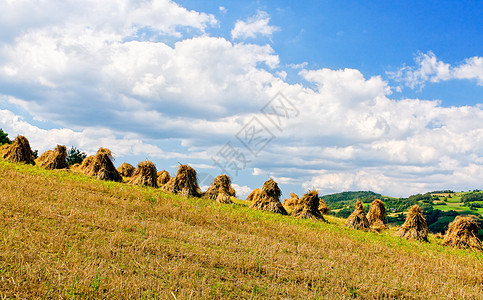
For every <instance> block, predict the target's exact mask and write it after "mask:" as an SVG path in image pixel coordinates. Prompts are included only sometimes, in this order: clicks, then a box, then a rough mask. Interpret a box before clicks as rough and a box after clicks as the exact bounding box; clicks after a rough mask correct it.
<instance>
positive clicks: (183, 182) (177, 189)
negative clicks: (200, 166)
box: [163, 165, 201, 197]
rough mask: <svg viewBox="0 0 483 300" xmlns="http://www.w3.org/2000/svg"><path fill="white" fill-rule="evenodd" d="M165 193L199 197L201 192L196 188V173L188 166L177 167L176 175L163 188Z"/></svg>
mask: <svg viewBox="0 0 483 300" xmlns="http://www.w3.org/2000/svg"><path fill="white" fill-rule="evenodd" d="M163 189H164V190H165V191H167V192H170V193H174V194H179V195H182V196H184V197H188V196H193V197H200V196H201V191H200V187H199V186H198V179H197V177H196V171H195V169H193V168H192V167H190V166H188V165H181V166H179V169H178V173H177V174H176V176H175V177H172V178H171V179H170V180H169V181H168V182H167V183H166V184H165V185H164V187H163Z"/></svg>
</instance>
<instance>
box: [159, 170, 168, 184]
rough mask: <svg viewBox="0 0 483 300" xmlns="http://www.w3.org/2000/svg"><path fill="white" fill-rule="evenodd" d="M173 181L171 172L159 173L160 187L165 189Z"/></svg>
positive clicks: (163, 171)
mask: <svg viewBox="0 0 483 300" xmlns="http://www.w3.org/2000/svg"><path fill="white" fill-rule="evenodd" d="M170 179H171V176H170V175H169V172H168V171H166V170H162V171H159V172H158V186H159V187H163V186H164V185H165V184H166V183H168V181H169V180H170Z"/></svg>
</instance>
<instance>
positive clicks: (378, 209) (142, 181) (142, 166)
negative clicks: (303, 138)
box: [0, 135, 483, 251]
mask: <svg viewBox="0 0 483 300" xmlns="http://www.w3.org/2000/svg"><path fill="white" fill-rule="evenodd" d="M0 155H1V157H3V158H4V159H6V160H9V161H12V162H21V163H26V164H32V165H34V164H35V163H37V164H38V165H39V166H41V167H43V168H45V169H49V170H52V169H67V168H69V166H68V163H67V151H66V147H65V146H63V145H57V147H56V148H55V150H48V151H46V152H44V153H43V154H42V155H41V156H40V157H39V158H38V159H37V160H34V156H33V153H32V149H31V147H30V143H29V141H28V140H27V138H26V137H24V136H21V135H19V136H17V137H16V138H15V140H14V141H13V143H12V144H6V145H3V146H1V147H0ZM72 168H76V169H78V170H80V171H81V172H82V173H84V174H85V175H88V176H95V177H97V178H99V179H102V180H112V181H119V182H120V181H122V177H121V175H122V176H124V177H130V180H129V183H130V184H134V185H146V186H152V187H157V186H158V185H159V186H160V187H162V188H163V189H164V190H165V191H168V192H172V193H176V194H180V195H183V196H194V197H200V196H204V197H205V198H208V199H212V200H215V201H218V202H221V203H231V202H232V201H231V197H234V196H235V190H234V189H233V187H232V186H231V180H230V178H229V177H228V176H227V175H220V176H217V177H216V178H215V180H214V181H213V183H212V184H211V186H210V187H209V189H208V191H207V192H206V193H204V195H203V193H201V192H200V189H199V186H198V183H197V177H196V171H195V170H194V169H193V168H191V167H190V166H188V165H181V166H180V167H179V169H178V172H177V174H176V176H175V177H173V178H171V177H170V175H169V173H168V172H167V171H165V170H163V171H161V172H157V171H156V166H155V165H154V164H153V163H152V162H150V161H144V162H140V163H139V164H138V166H137V168H136V169H135V168H134V167H133V166H132V165H130V164H128V163H123V164H122V165H121V166H119V168H118V169H116V168H115V167H114V164H113V163H112V153H111V151H110V150H109V149H106V148H99V150H98V151H97V153H96V155H91V156H89V157H87V158H86V159H85V160H84V161H83V162H82V163H81V164H80V165H78V166H73V167H72ZM280 196H281V191H280V188H279V187H278V185H277V183H276V182H275V181H273V180H272V179H269V180H267V181H266V182H265V183H264V185H263V187H262V189H255V190H254V191H253V192H252V193H251V194H250V195H249V196H248V198H247V200H249V201H251V202H252V204H251V207H252V208H255V209H259V210H265V211H271V212H275V213H280V214H283V215H287V211H286V210H285V208H284V207H283V205H282V204H281V203H280ZM290 196H291V198H290V199H286V200H285V201H284V205H285V206H286V207H289V208H291V209H292V211H291V215H292V216H294V217H298V218H308V219H319V220H320V219H321V220H324V217H323V214H324V213H328V211H329V208H328V206H327V204H326V203H325V202H324V201H323V200H321V199H320V198H319V196H318V192H317V191H309V192H307V193H306V194H305V195H304V196H303V197H302V198H299V197H298V196H297V195H296V194H294V193H292V194H290ZM386 223H387V222H386V209H385V206H384V203H383V202H382V201H381V200H379V199H375V200H374V201H373V202H372V203H371V207H370V209H369V212H368V213H367V216H366V214H365V212H364V207H363V205H362V202H361V201H360V200H358V201H357V202H356V208H355V210H354V212H353V213H352V214H351V215H350V216H349V218H347V220H346V223H345V225H346V226H347V227H350V228H355V229H372V230H376V231H381V230H383V229H386V228H387V225H386ZM478 230H479V226H478V224H477V222H476V221H475V220H474V219H473V218H472V217H463V216H458V217H456V218H455V220H454V221H453V222H451V223H450V224H449V227H448V230H447V232H446V234H445V236H444V240H443V245H446V246H451V247H456V248H469V249H474V250H478V251H482V250H483V244H482V242H481V241H480V239H479V238H478ZM396 235H398V236H400V237H402V238H405V239H414V240H421V241H428V228H427V224H426V220H425V218H424V216H423V214H422V211H421V208H420V207H419V206H418V205H414V206H412V207H411V208H410V210H409V212H408V214H407V216H406V220H405V222H404V224H403V225H402V226H401V227H400V228H399V230H398V231H397V232H396Z"/></svg>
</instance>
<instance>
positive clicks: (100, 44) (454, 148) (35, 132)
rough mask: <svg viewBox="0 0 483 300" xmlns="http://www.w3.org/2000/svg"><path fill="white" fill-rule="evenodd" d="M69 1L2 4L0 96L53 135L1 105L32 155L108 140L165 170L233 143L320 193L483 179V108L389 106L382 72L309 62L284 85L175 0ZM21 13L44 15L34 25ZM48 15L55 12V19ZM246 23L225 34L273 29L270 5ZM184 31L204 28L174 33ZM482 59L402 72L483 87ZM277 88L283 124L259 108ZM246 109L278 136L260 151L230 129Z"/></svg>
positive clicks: (430, 60) (250, 52)
mask: <svg viewBox="0 0 483 300" xmlns="http://www.w3.org/2000/svg"><path fill="white" fill-rule="evenodd" d="M63 3H64V4H63V5H60V4H55V5H54V4H51V3H49V5H47V6H46V7H45V8H43V7H41V6H40V5H37V4H35V5H33V6H28V5H27V2H20V1H19V2H15V5H13V6H12V7H6V6H5V5H6V4H5V3H2V4H0V6H2V5H3V7H2V8H4V9H5V10H3V11H2V10H0V14H2V13H3V15H2V16H0V24H1V25H2V26H1V27H0V28H13V29H12V30H10V29H9V30H6V29H0V32H1V36H0V39H1V38H2V37H4V40H5V42H3V44H2V46H1V47H0V91H1V93H2V94H3V95H5V96H6V97H5V99H6V100H3V101H4V102H3V103H5V104H6V106H11V107H15V108H17V109H19V110H21V111H24V110H25V111H28V112H29V113H30V115H31V117H32V118H33V119H34V120H36V121H42V120H48V121H49V123H53V124H54V125H55V126H56V127H58V128H60V129H42V128H41V127H42V126H41V125H37V126H34V125H32V124H29V123H28V122H27V121H25V120H26V119H27V118H25V119H22V118H21V117H20V116H19V115H20V113H18V114H19V115H16V114H14V113H12V112H11V111H9V110H2V111H0V124H1V126H2V127H3V128H4V129H5V130H6V132H8V133H9V134H11V135H13V136H14V135H16V134H24V135H26V136H27V137H28V138H29V140H30V141H31V143H32V145H33V147H34V148H36V149H39V150H41V151H44V150H47V149H51V148H53V147H55V145H56V144H66V145H68V146H69V145H76V146H78V147H80V148H81V149H85V150H86V151H90V152H95V151H96V150H97V148H98V147H100V146H107V147H108V148H110V149H111V150H113V151H114V152H115V153H116V154H117V155H119V156H123V155H147V156H148V158H149V157H163V158H173V160H172V161H171V162H170V163H171V164H176V158H177V157H182V158H183V159H185V160H186V163H190V164H192V165H195V166H198V167H199V168H208V166H210V167H211V166H212V161H211V157H212V156H213V155H214V154H215V153H217V151H219V149H220V148H221V147H222V146H223V145H225V143H226V142H227V141H232V142H233V145H235V146H236V147H239V150H240V151H244V153H245V154H246V155H247V158H248V160H250V163H249V165H248V166H247V168H250V169H252V170H253V174H252V175H253V176H259V175H264V176H265V175H269V176H272V177H273V178H276V179H277V180H279V181H280V183H281V184H286V185H292V186H293V185H295V184H300V185H302V184H303V187H304V188H307V189H308V188H317V189H319V190H321V191H322V192H323V193H327V192H329V191H341V190H345V189H370V190H374V191H376V192H381V193H387V194H390V195H396V196H397V195H407V194H408V193H413V192H424V191H427V190H428V189H432V187H438V188H440V187H441V188H453V187H455V189H456V188H478V187H479V186H478V184H480V183H479V182H481V179H483V174H482V169H483V167H482V166H483V124H482V123H481V120H482V119H483V111H482V108H481V107H479V106H465V107H451V108H445V107H442V106H441V105H440V103H439V102H437V101H425V100H419V99H402V100H393V99H391V87H390V86H389V84H388V82H386V81H385V80H383V79H382V78H381V77H380V76H373V77H370V78H365V77H364V75H363V74H362V73H361V72H360V71H359V70H355V69H340V70H332V69H327V68H324V69H315V70H309V69H305V68H306V66H307V64H306V63H303V64H300V65H297V66H296V65H293V66H289V67H291V68H298V69H302V70H300V72H299V75H301V76H302V77H303V79H304V80H305V81H308V82H309V83H310V86H313V87H315V88H310V87H307V86H304V85H303V84H301V83H295V84H289V83H287V82H286V81H285V78H286V76H287V75H286V74H287V73H286V70H283V69H282V68H281V67H280V66H279V57H278V55H277V53H275V52H274V49H272V48H271V47H270V46H269V45H263V46H260V45H254V44H249V43H246V42H240V43H233V42H231V41H229V40H227V39H225V38H221V37H212V36H209V35H207V34H205V33H203V31H204V30H205V28H206V26H211V25H213V24H214V23H215V21H216V20H214V18H213V17H211V16H210V15H208V14H204V13H199V12H195V11H188V10H186V9H184V8H182V7H180V6H179V5H177V4H176V3H174V2H171V1H145V2H139V3H137V4H132V3H131V2H127V1H121V0H119V1H118V2H105V3H104V2H102V3H101V2H99V3H98V2H95V3H94V2H92V3H90V2H89V3H90V4H89V5H90V6H89V5H88V6H86V7H84V6H83V5H81V4H77V2H63ZM36 5H37V6H36ZM81 6H82V7H81ZM21 8H22V9H26V11H27V12H29V13H30V14H32V11H33V10H38V11H39V12H40V13H39V14H36V15H35V18H32V19H28V18H25V17H26V16H25V15H24V12H23V11H22V10H21ZM73 8H76V9H77V8H78V10H76V9H73ZM52 10H55V11H58V12H59V14H55V16H54V17H53V18H52V19H49V18H47V16H48V15H49V13H50V11H52ZM164 10H166V12H165V11H164ZM5 11H7V13H6V12H5ZM106 11H109V12H110V14H106ZM168 12H169V17H166V18H161V19H158V14H159V16H163V15H164V14H167V13H168ZM6 15H9V16H10V17H8V18H5V19H3V18H2V17H3V16H6ZM83 16H88V17H85V18H84V19H83V18H82V17H83ZM106 16H108V17H106ZM20 17H22V18H25V20H29V22H21V21H20V20H21V18H20ZM240 22H242V23H237V24H244V25H239V26H238V29H237V26H235V29H237V31H235V29H234V31H232V35H233V36H234V38H236V39H240V40H242V39H243V38H247V37H252V36H255V37H256V36H258V35H266V36H270V35H271V34H272V33H273V31H274V30H275V28H274V27H273V26H269V25H268V23H269V16H268V15H266V14H264V13H259V14H258V15H257V16H255V17H253V18H251V19H249V20H247V21H246V22H243V21H240ZM7 24H8V25H9V26H11V27H9V26H6V25H7ZM3 25H5V27H4V26H3ZM180 26H181V28H180ZM244 26H245V27H244ZM182 27H189V28H191V29H193V30H194V32H198V34H197V33H194V34H193V33H191V34H189V35H187V36H184V37H182V36H183V35H185V34H186V32H184V30H182ZM267 28H268V29H267ZM140 31H144V33H140ZM143 34H147V35H148V37H146V36H144V35H143ZM150 34H152V35H153V36H154V38H151V37H149V35H150ZM166 34H168V35H172V36H175V37H178V38H179V39H177V40H176V41H175V42H173V43H171V44H168V43H165V42H163V41H162V39H157V38H156V36H158V35H166ZM12 36H13V37H14V38H12ZM9 37H10V38H9ZM481 65H482V59H481V58H478V57H473V58H469V59H467V60H466V61H465V62H464V63H462V64H460V65H458V66H450V65H448V64H446V63H444V62H441V61H439V60H438V59H437V58H436V56H435V55H434V54H432V53H428V54H425V55H421V57H420V59H419V60H418V67H417V68H413V69H405V70H402V71H401V72H400V79H401V80H403V79H404V78H409V79H408V80H409V81H408V84H409V83H411V84H414V87H417V86H418V85H421V84H424V82H427V81H433V82H438V81H441V80H449V79H451V78H460V79H476V80H478V82H480V81H481V78H482V77H481V72H480V71H481ZM305 81H304V82H305ZM278 92H282V93H283V94H284V95H285V96H286V97H287V98H288V99H290V101H291V102H292V103H293V105H294V106H295V107H296V108H297V110H298V111H299V112H300V114H299V115H298V116H296V117H293V118H290V119H283V118H282V119H281V120H282V122H283V125H282V126H281V128H276V127H275V126H274V125H273V124H272V123H271V122H270V120H268V119H267V117H266V116H265V115H264V114H263V113H262V112H261V111H260V110H261V108H262V107H264V106H265V105H266V103H267V102H268V101H269V100H270V99H271V98H272V97H273V96H274V95H276V94H277V93H278ZM1 100H2V99H0V101H1ZM13 111H16V110H13ZM254 116H256V117H257V118H258V119H259V120H260V121H261V122H263V124H264V125H265V126H266V127H267V128H269V130H272V132H273V133H274V134H275V135H276V138H275V139H274V140H273V141H271V142H270V144H269V145H267V146H266V147H265V148H264V149H263V150H262V151H261V152H260V154H259V155H258V156H256V157H254V156H253V155H252V154H251V153H250V152H248V151H247V150H245V149H244V148H243V145H241V144H240V143H239V142H238V140H237V139H236V137H235V135H236V134H237V133H238V132H239V131H240V130H241V129H242V128H243V126H244V125H246V124H247V122H248V121H249V120H251V119H252V118H253V117H254ZM37 123H38V122H37ZM37 123H36V124H37ZM40 124H41V123H40ZM173 149H176V152H179V154H175V153H172V152H174V150H173ZM247 173H248V172H247ZM236 180H239V181H237V182H235V184H237V185H238V187H237V192H238V193H239V194H241V195H245V194H248V192H249V190H250V189H249V188H248V187H246V186H243V184H244V183H243V177H240V178H237V179H236Z"/></svg>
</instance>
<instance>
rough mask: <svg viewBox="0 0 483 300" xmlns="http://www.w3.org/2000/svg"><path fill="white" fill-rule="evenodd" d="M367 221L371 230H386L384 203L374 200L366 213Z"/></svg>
mask: <svg viewBox="0 0 483 300" xmlns="http://www.w3.org/2000/svg"><path fill="white" fill-rule="evenodd" d="M367 220H368V221H369V224H370V226H371V228H372V229H374V230H376V231H381V230H383V229H386V228H387V226H386V207H385V206H384V202H382V201H381V200H379V199H375V200H374V201H372V203H371V207H370V208H369V212H368V213H367Z"/></svg>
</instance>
